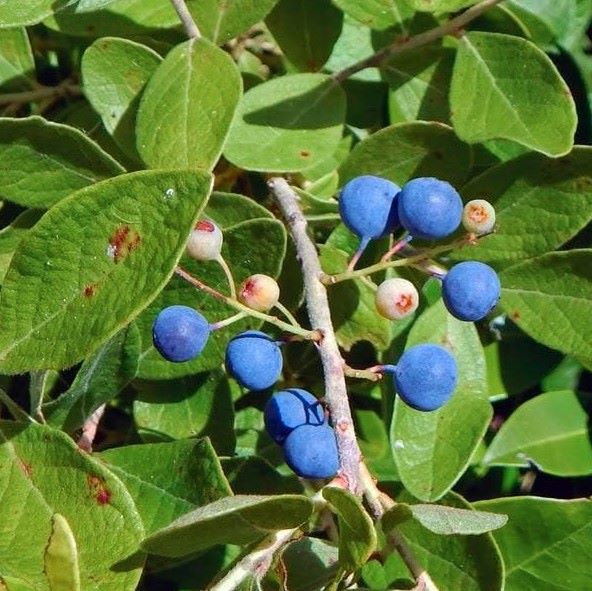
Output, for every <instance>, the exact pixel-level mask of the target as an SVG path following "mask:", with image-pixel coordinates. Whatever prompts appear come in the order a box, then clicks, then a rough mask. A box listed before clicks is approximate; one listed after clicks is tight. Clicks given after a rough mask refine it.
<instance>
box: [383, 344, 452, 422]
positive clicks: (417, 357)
mask: <svg viewBox="0 0 592 591" xmlns="http://www.w3.org/2000/svg"><path fill="white" fill-rule="evenodd" d="M385 369H387V368H385ZM390 371H392V373H393V377H394V383H395V388H396V390H397V393H398V394H399V396H400V397H401V399H402V400H403V402H405V403H406V404H408V405H409V406H410V407H411V408H414V409H415V410H420V411H423V412H427V411H432V410H436V409H438V408H440V407H441V406H443V405H444V404H445V403H446V402H448V400H449V399H450V397H451V396H452V394H453V392H454V389H455V388H456V384H457V380H458V370H457V367H456V361H455V359H454V357H453V356H452V355H451V354H450V353H449V352H448V351H447V350H446V349H445V348H444V347H441V346H440V345H432V344H423V345H415V346H414V347H411V348H410V349H407V351H405V352H404V353H403V355H401V358H400V359H399V362H398V363H397V365H396V366H395V367H394V368H392V367H391V368H390Z"/></svg>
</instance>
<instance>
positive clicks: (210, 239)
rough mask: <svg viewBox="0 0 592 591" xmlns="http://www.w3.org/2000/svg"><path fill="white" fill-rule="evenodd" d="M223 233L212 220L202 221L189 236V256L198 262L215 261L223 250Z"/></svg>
mask: <svg viewBox="0 0 592 591" xmlns="http://www.w3.org/2000/svg"><path fill="white" fill-rule="evenodd" d="M222 241H223V236H222V231H221V230H220V228H219V227H218V226H217V225H216V224H215V223H214V222H212V221H211V220H200V221H199V222H197V224H195V227H194V228H193V230H192V231H191V234H189V238H188V240H187V245H186V251H187V254H188V255H189V256H190V257H192V258H194V259H196V260H198V261H214V260H216V259H217V258H218V257H219V256H220V251H221V250H222Z"/></svg>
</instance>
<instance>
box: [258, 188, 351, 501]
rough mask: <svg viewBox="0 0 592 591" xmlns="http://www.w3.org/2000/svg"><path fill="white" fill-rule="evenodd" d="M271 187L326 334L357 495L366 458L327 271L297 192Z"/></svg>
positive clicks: (337, 414) (336, 420) (331, 383)
mask: <svg viewBox="0 0 592 591" xmlns="http://www.w3.org/2000/svg"><path fill="white" fill-rule="evenodd" d="M268 185H269V188H270V189H271V192H272V193H273V195H274V197H275V199H276V201H277V203H278V205H279V207H280V210H281V212H282V214H283V216H284V218H285V220H286V222H287V225H288V229H289V230H290V233H291V235H292V238H293V239H294V244H295V246H296V252H297V253H298V258H299V260H300V263H301V265H302V273H303V277H304V291H305V296H306V308H307V310H308V316H309V318H310V322H311V325H312V326H313V327H314V328H316V329H318V330H320V331H321V332H322V334H323V339H322V341H321V342H320V343H319V344H318V350H319V354H320V357H321V363H322V364H323V371H324V374H325V400H326V401H327V405H328V407H329V411H330V413H331V419H332V421H333V425H334V426H335V434H336V437H337V446H338V449H339V459H340V475H341V476H342V477H343V478H344V480H345V481H346V483H347V488H348V489H349V490H350V491H352V492H354V493H356V494H357V493H359V492H360V478H359V469H360V461H361V458H362V455H361V453H360V448H359V446H358V441H357V439H356V434H355V431H354V425H353V420H352V415H351V410H350V408H349V401H348V396H347V386H346V383H345V376H344V373H343V359H342V357H341V353H340V352H339V347H338V345H337V339H336V338H335V331H334V330H333V323H332V321H331V313H330V311H329V300H328V297H327V290H326V288H325V286H324V285H323V284H322V283H321V280H320V278H321V276H322V275H323V270H322V269H321V264H320V261H319V256H318V253H317V250H316V248H315V245H314V243H313V242H312V240H311V239H310V238H309V236H308V234H307V231H306V227H307V223H306V218H305V217H304V215H303V214H302V211H301V210H300V207H299V205H298V196H297V195H296V193H295V192H294V191H293V190H292V188H291V187H290V185H289V184H288V183H287V181H286V180H285V179H283V178H280V177H275V178H272V179H270V180H269V181H268Z"/></svg>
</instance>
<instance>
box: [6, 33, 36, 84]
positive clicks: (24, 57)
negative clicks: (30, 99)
mask: <svg viewBox="0 0 592 591" xmlns="http://www.w3.org/2000/svg"><path fill="white" fill-rule="evenodd" d="M34 76H35V61H34V59H33V51H32V49H31V44H30V43H29V38H28V37H27V31H26V30H25V29H23V28H15V29H0V90H2V92H3V93H4V92H18V91H21V90H30V89H31V87H32V86H33V78H34Z"/></svg>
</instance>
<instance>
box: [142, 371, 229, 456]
mask: <svg viewBox="0 0 592 591" xmlns="http://www.w3.org/2000/svg"><path fill="white" fill-rule="evenodd" d="M134 385H135V387H136V388H137V389H138V390H139V395H138V396H137V398H136V400H135V401H134V420H135V422H136V427H137V428H138V430H139V432H140V435H141V436H142V437H143V439H144V440H150V439H154V438H161V439H162V438H169V437H170V438H173V439H183V438H185V437H196V436H204V435H208V436H209V437H210V439H211V440H212V444H213V445H214V447H215V448H216V450H217V451H218V453H220V454H222V455H232V454H233V452H234V443H235V435H234V410H233V404H232V396H231V393H230V387H229V384H228V378H227V376H226V374H225V373H224V372H221V371H212V372H208V373H202V374H196V375H192V376H189V377H186V378H178V379H176V380H158V381H154V382H142V381H139V382H136V383H135V384H134Z"/></svg>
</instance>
